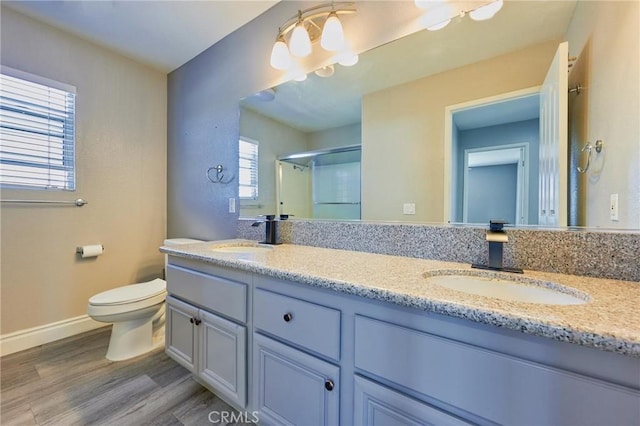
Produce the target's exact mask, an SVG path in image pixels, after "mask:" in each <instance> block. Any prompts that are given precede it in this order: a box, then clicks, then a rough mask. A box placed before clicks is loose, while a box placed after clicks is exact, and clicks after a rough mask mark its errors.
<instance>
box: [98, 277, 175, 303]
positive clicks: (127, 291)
mask: <svg viewBox="0 0 640 426" xmlns="http://www.w3.org/2000/svg"><path fill="white" fill-rule="evenodd" d="M166 290H167V282H166V281H165V280H161V279H160V278H156V279H155V280H153V281H147V282H144V283H139V284H131V285H125V286H122V287H118V288H114V289H111V290H107V291H103V292H102V293H98V294H96V295H95V296H93V297H91V298H90V299H89V303H90V304H92V305H121V304H124V303H132V302H138V301H140V300H144V299H148V298H150V297H153V296H157V295H158V294H161V293H163V292H165V291H166Z"/></svg>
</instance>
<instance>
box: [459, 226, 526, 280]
mask: <svg viewBox="0 0 640 426" xmlns="http://www.w3.org/2000/svg"><path fill="white" fill-rule="evenodd" d="M506 223H507V222H505V221H503V220H490V221H489V229H488V230H487V232H486V236H485V238H486V240H487V241H488V242H489V264H488V265H480V264H477V263H474V264H472V265H471V267H472V268H477V269H491V270H493V271H504V272H515V273H518V274H522V273H523V271H522V269H518V268H507V267H505V266H503V248H504V243H506V242H508V241H509V237H508V236H507V233H506V232H505V231H504V225H505V224H506Z"/></svg>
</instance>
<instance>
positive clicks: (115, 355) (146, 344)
mask: <svg viewBox="0 0 640 426" xmlns="http://www.w3.org/2000/svg"><path fill="white" fill-rule="evenodd" d="M153 348H154V344H153V333H152V318H151V317H148V318H142V319H135V320H129V321H123V322H116V323H114V324H113V328H112V329H111V338H110V340H109V349H108V350H107V356H106V358H107V359H108V360H110V361H123V360H125V359H130V358H134V357H137V356H139V355H142V354H145V353H147V352H149V351H151V350H152V349H153Z"/></svg>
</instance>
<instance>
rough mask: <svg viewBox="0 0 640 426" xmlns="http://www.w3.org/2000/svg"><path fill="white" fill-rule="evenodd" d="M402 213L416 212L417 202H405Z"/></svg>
mask: <svg viewBox="0 0 640 426" xmlns="http://www.w3.org/2000/svg"><path fill="white" fill-rule="evenodd" d="M402 214H416V205H415V203H404V204H403V205H402Z"/></svg>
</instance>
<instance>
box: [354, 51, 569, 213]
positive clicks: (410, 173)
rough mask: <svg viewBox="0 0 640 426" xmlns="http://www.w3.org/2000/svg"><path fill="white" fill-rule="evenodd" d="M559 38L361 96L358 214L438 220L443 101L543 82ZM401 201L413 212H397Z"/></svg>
mask: <svg viewBox="0 0 640 426" xmlns="http://www.w3.org/2000/svg"><path fill="white" fill-rule="evenodd" d="M558 43H559V40H558V41H550V42H547V43H543V44H539V45H535V46H532V47H529V48H527V49H524V50H521V51H518V52H514V53H510V54H506V55H502V56H498V57H496V58H492V59H489V60H485V61H481V62H477V63H474V64H471V65H468V66H465V67H461V68H457V69H454V70H450V71H447V72H444V73H441V74H437V75H433V76H429V77H426V78H422V79H419V80H415V81H412V82H410V83H407V84H403V85H400V86H395V87H392V88H390V89H386V90H382V91H379V92H376V93H372V94H369V95H366V96H365V97H364V98H363V101H362V168H363V170H368V171H369V172H367V173H366V174H364V175H363V180H362V219H363V220H390V221H408V222H443V221H444V210H443V206H444V194H443V186H444V180H443V179H444V178H445V176H444V142H443V141H444V114H445V107H447V106H449V105H454V104H459V103H462V102H467V101H471V100H474V99H480V98H485V97H489V96H494V95H497V94H501V93H507V92H512V91H515V90H519V89H524V88H528V87H534V86H538V85H540V84H542V81H543V80H544V77H545V75H546V72H547V69H548V67H549V64H550V63H551V60H552V58H553V55H554V53H555V50H556V49H557V46H558ZM381 194H384V196H381ZM403 203H415V205H416V214H415V215H410V216H407V215H403V209H402V207H403Z"/></svg>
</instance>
